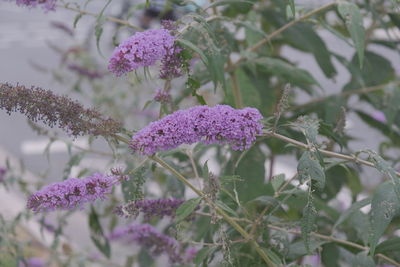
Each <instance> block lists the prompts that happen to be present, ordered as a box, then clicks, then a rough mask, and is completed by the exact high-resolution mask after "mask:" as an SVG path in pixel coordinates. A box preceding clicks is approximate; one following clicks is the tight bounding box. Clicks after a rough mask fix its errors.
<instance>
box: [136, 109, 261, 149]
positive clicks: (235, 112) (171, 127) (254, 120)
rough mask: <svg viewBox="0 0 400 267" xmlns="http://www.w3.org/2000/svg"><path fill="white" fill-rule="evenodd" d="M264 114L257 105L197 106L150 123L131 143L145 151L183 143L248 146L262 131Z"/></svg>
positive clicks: (235, 147)
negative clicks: (256, 107) (234, 106)
mask: <svg viewBox="0 0 400 267" xmlns="http://www.w3.org/2000/svg"><path fill="white" fill-rule="evenodd" d="M261 119H262V115H261V114H260V112H259V111H258V110H257V109H255V108H244V109H234V108H232V107H230V106H227V105H217V106H215V107H208V106H196V107H192V108H189V109H186V110H179V111H176V112H174V113H172V114H170V115H167V116H165V117H164V118H162V119H161V120H158V121H155V122H152V123H150V124H149V125H148V126H146V127H145V128H143V129H142V130H140V131H139V132H137V134H136V135H134V136H133V137H132V141H131V144H130V147H131V148H132V149H133V150H134V151H139V152H140V153H141V154H144V155H151V154H154V153H156V152H157V151H163V150H169V149H173V148H176V147H178V146H179V145H181V144H192V143H196V142H200V141H201V142H203V143H205V144H226V143H227V144H230V145H231V147H232V149H234V150H244V149H248V148H249V147H250V146H251V144H252V143H253V142H254V141H255V140H256V135H257V134H261V130H262V125H261V123H260V122H259V120H261Z"/></svg>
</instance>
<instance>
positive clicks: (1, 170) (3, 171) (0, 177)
mask: <svg viewBox="0 0 400 267" xmlns="http://www.w3.org/2000/svg"><path fill="white" fill-rule="evenodd" d="M6 173H7V169H6V168H2V167H0V183H1V182H3V181H4V178H5V177H6Z"/></svg>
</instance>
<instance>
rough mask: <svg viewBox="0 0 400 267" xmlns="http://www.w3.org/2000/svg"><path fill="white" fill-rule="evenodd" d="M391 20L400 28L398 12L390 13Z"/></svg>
mask: <svg viewBox="0 0 400 267" xmlns="http://www.w3.org/2000/svg"><path fill="white" fill-rule="evenodd" d="M388 15H389V18H390V20H391V21H392V23H393V24H394V25H396V26H397V28H399V29H400V14H398V13H388Z"/></svg>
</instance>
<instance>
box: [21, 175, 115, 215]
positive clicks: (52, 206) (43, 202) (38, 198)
mask: <svg viewBox="0 0 400 267" xmlns="http://www.w3.org/2000/svg"><path fill="white" fill-rule="evenodd" d="M120 179H121V177H117V176H105V175H102V174H100V173H95V174H93V175H92V176H89V177H86V178H84V179H77V178H70V179H67V180H65V181H63V182H59V183H53V184H50V185H47V186H45V187H44V188H43V189H41V190H40V191H38V192H36V193H34V194H33V195H31V196H30V197H29V199H28V203H27V207H28V208H29V209H31V210H33V211H35V212H40V211H53V210H56V209H61V210H69V209H73V208H76V207H82V205H83V204H85V203H88V202H93V201H95V200H96V199H98V198H100V199H105V198H106V194H109V193H111V189H112V186H113V185H114V184H116V183H117V182H119V181H120Z"/></svg>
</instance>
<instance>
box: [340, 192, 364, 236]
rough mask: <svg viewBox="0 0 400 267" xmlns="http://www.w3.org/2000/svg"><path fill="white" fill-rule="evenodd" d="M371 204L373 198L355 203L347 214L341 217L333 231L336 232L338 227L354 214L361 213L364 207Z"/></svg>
mask: <svg viewBox="0 0 400 267" xmlns="http://www.w3.org/2000/svg"><path fill="white" fill-rule="evenodd" d="M370 203H371V198H364V199H363V200H360V201H358V202H355V203H353V205H351V207H350V208H348V209H347V210H346V211H345V212H343V213H342V214H341V215H340V217H339V219H338V220H337V221H336V223H335V225H334V226H333V230H332V231H334V229H336V227H338V226H339V225H341V224H342V223H343V222H344V221H345V220H346V219H347V218H349V216H350V215H352V214H353V213H354V212H356V211H359V210H360V209H361V208H362V207H364V206H366V205H368V204H370Z"/></svg>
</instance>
